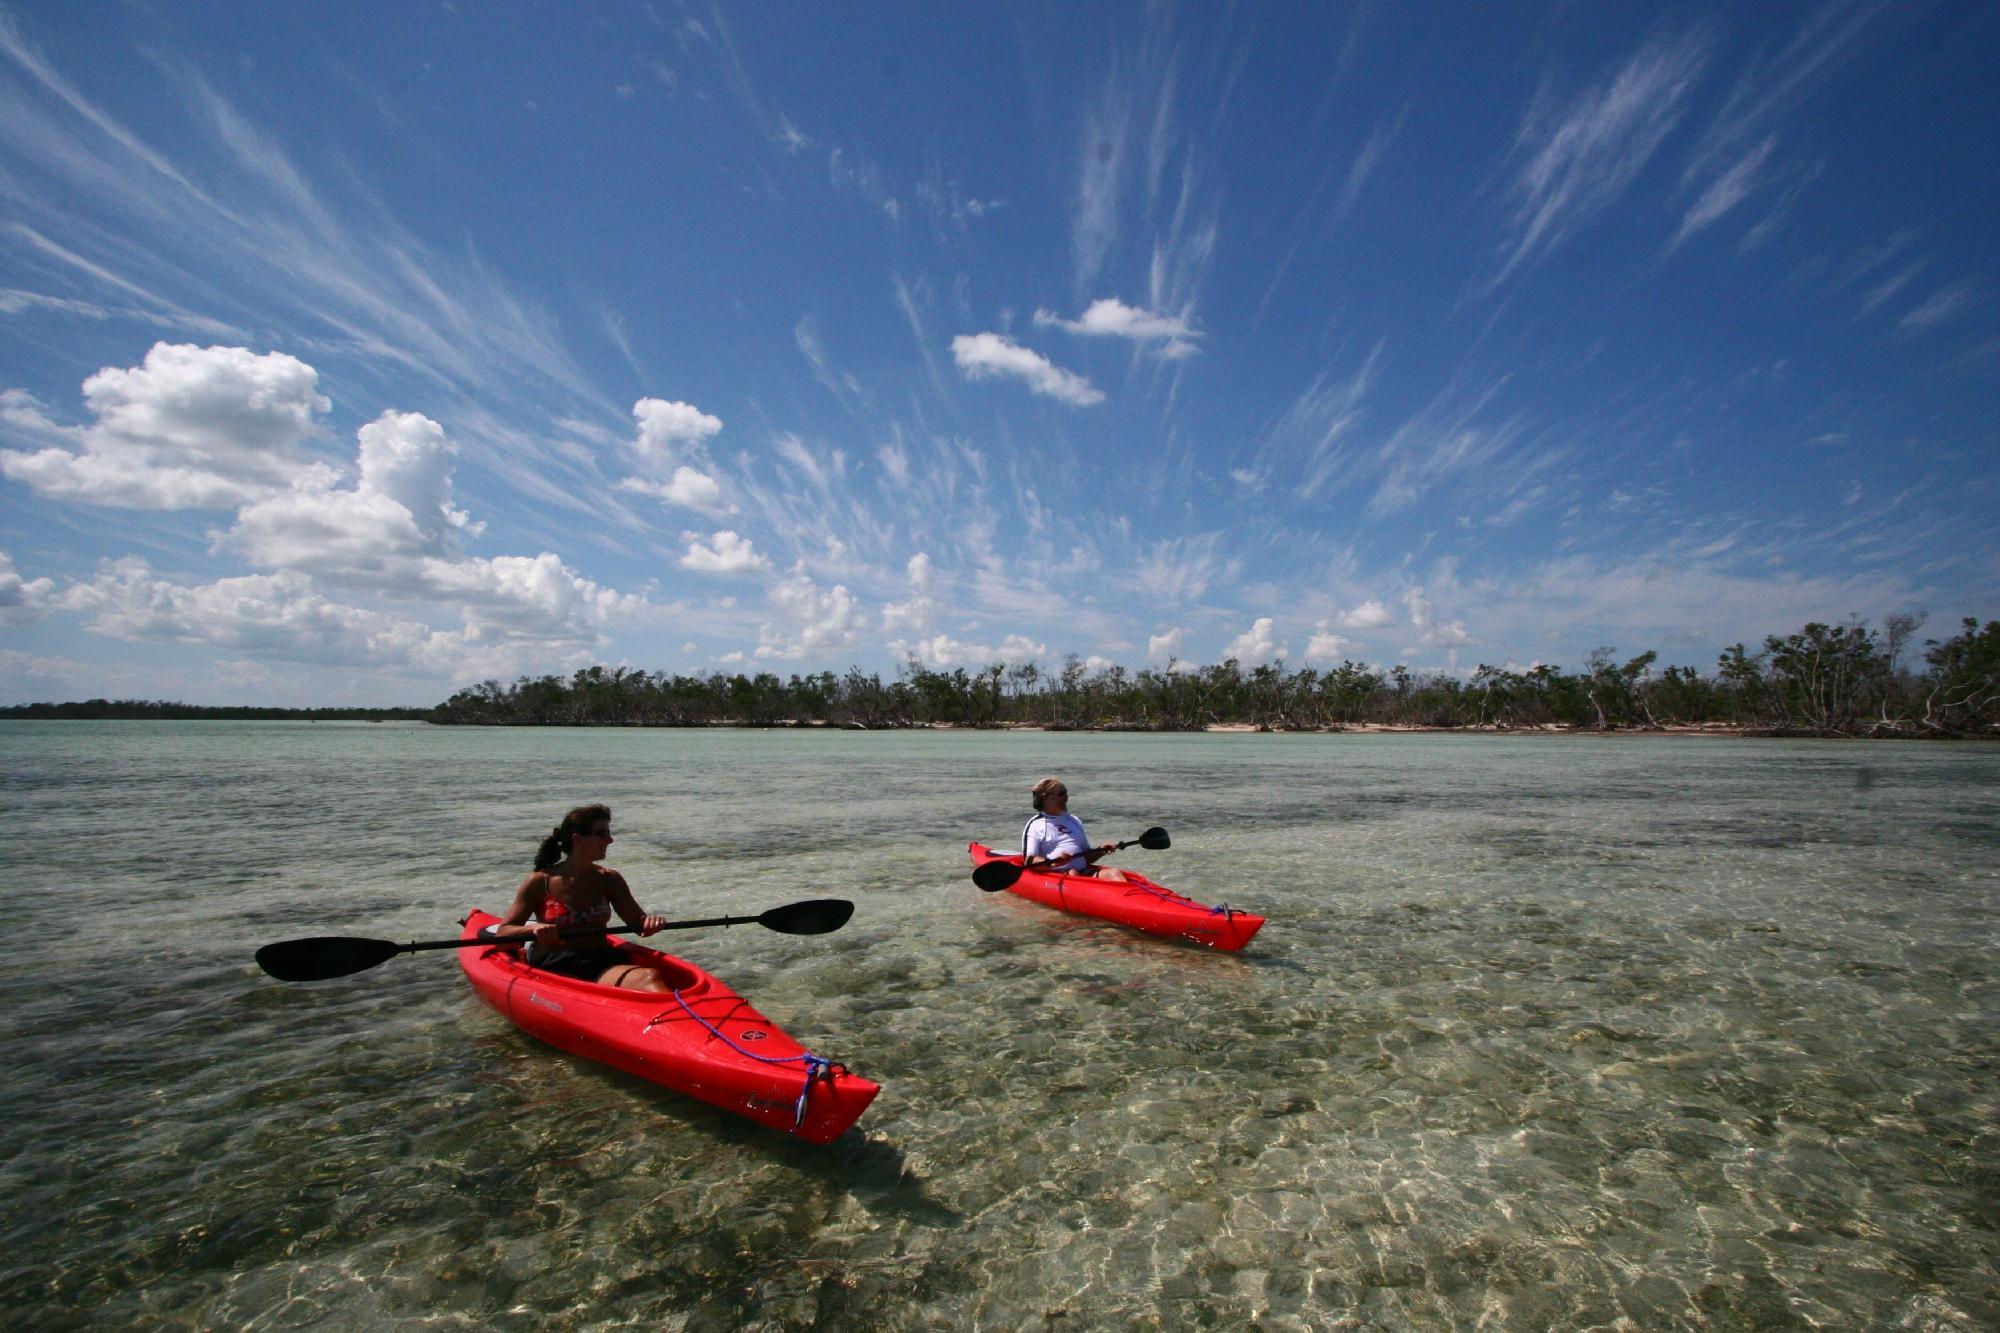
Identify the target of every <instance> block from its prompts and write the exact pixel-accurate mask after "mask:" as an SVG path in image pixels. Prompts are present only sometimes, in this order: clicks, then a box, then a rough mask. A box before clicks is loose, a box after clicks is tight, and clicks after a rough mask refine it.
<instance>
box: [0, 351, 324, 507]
mask: <svg viewBox="0 0 2000 1333" xmlns="http://www.w3.org/2000/svg"><path fill="white" fill-rule="evenodd" d="M318 383H319V373H318V372H317V371H315V370H314V369H313V368H312V367H311V366H309V365H307V364H306V363H305V362H303V361H300V360H298V359H297V358H296V357H291V356H287V355H285V354H284V353H282V352H268V353H263V354H261V355H260V354H258V353H256V352H252V351H250V350H249V349H248V348H245V347H193V346H186V345H180V344H174V343H156V344H155V345H154V346H153V348H152V350H151V351H149V352H147V353H146V360H145V362H144V364H142V365H140V366H137V367H132V368H125V369H121V368H118V367H111V366H107V367H105V368H104V369H103V370H100V371H98V372H97V373H96V374H94V375H92V376H91V377H90V378H89V379H87V380H85V381H84V382H83V398H84V404H85V406H86V407H87V408H88V409H89V410H90V412H91V414H92V416H93V417H95V421H94V422H93V423H92V424H91V425H89V426H86V427H83V428H81V429H80V430H77V431H75V432H72V433H70V438H69V439H68V440H66V441H65V444H66V445H69V446H73V447H52V448H47V449H40V450H36V451H34V452H26V451H22V450H5V451H0V472H5V473H6V475H8V476H9V477H12V478H14V479H15V480H17V481H21V482H25V483H27V484H28V485H30V486H32V487H34V488H35V489H36V490H37V491H39V492H41V493H42V494H44V495H47V496H51V497H53V498H56V499H60V500H73V501H80V502H82V503H86V504H99V505H112V506H117V507H121V508H127V509H232V508H235V507H236V506H238V505H241V504H245V503H248V502H250V501H253V500H257V499H259V498H262V497H263V496H266V495H269V494H271V493H273V492H274V491H278V490H282V489H283V488H285V487H286V486H288V485H290V484H291V482H292V481H293V480H294V479H296V478H297V477H298V476H299V475H300V474H301V473H302V472H303V470H304V469H305V468H306V467H307V466H308V464H307V463H306V462H305V460H303V459H301V458H300V456H299V452H298V448H299V445H300V444H301V443H302V442H304V441H305V440H306V439H307V438H309V437H310V436H311V435H312V434H313V433H314V430H315V426H314V418H315V416H316V414H318V413H322V412H325V411H328V410H329V409H330V407H331V404H330V403H329V402H328V401H327V400H326V399H325V398H324V397H322V396H321V395H320V393H319V389H318ZM16 405H17V406H18V399H17V400H16Z"/></svg>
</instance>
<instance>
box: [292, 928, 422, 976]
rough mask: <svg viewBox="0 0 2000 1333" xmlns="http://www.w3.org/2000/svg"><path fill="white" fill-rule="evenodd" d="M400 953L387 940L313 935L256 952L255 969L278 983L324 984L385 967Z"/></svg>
mask: <svg viewBox="0 0 2000 1333" xmlns="http://www.w3.org/2000/svg"><path fill="white" fill-rule="evenodd" d="M402 951H403V949H402V946H401V945H399V944H393V943H391V942H390V941H388V940H364V939H357V938H355V937H353V936H350V935H315V936H313V937H312V938H311V939H304V940H281V941H280V942H278V943H277V944H267V945H265V946H264V947H263V948H261V949H259V950H258V951H257V966H259V967H261V968H263V969H264V970H265V971H266V972H269V973H270V974H271V975H272V976H274V977H276V978H277V979H278V980H280V981H325V980H327V979H328V978H329V977H345V976H351V975H353V974H354V973H356V972H366V971H367V970H368V969H369V968H371V967H374V966H375V965H376V964H378V963H386V962H388V961H389V960H390V959H391V958H394V957H395V956H396V955H397V954H399V953H401V952H402Z"/></svg>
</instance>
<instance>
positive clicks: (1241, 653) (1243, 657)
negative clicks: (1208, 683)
mask: <svg viewBox="0 0 2000 1333" xmlns="http://www.w3.org/2000/svg"><path fill="white" fill-rule="evenodd" d="M1288 651H1289V650H1288V649H1287V648H1286V647H1285V645H1284V644H1282V643H1279V642H1278V639H1277V635H1276V633H1275V626H1274V624H1273V622H1272V619H1271V617H1270V616H1259V617H1257V619H1256V620H1254V621H1253V622H1251V625H1250V628H1249V629H1247V630H1245V631H1243V633H1241V634H1239V635H1237V636H1236V637H1235V638H1233V639H1231V640H1230V641H1229V646H1228V647H1227V648H1224V649H1223V650H1222V655H1223V657H1224V658H1231V657H1233V658H1235V659H1236V660H1237V661H1239V662H1242V663H1244V664H1245V665H1254V664H1257V663H1260V662H1273V661H1276V660H1278V659H1279V658H1282V657H1285V656H1286V655H1287V653H1288Z"/></svg>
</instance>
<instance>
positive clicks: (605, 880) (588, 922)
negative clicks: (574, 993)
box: [490, 805, 669, 991]
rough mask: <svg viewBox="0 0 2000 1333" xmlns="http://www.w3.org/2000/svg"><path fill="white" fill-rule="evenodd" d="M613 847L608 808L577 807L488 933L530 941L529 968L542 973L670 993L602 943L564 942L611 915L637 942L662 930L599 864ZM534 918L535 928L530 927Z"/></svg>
mask: <svg viewBox="0 0 2000 1333" xmlns="http://www.w3.org/2000/svg"><path fill="white" fill-rule="evenodd" d="M610 847H611V807H610V806H606V805H580V806H578V807H577V808H576V809H574V810H572V811H570V812H569V813H568V814H566V815H564V816H563V821H562V823H560V824H558V825H556V827H555V830H554V831H553V832H551V833H550V834H549V836H548V837H546V838H544V839H542V845H541V847H540V849H539V850H537V851H536V853H535V868H534V869H533V870H532V871H530V872H529V873H528V877H527V878H526V879H524V880H522V881H521V887H520V888H519V889H518V890H517V891H516V892H515V894H514V905H513V906H512V907H510V908H508V909H507V915H506V916H505V917H503V918H501V920H500V923H499V924H498V925H496V926H493V927H490V930H491V933H492V937H493V938H495V939H506V938H509V937H521V936H525V937H528V938H530V939H531V940H532V941H533V942H532V943H530V944H529V945H528V950H527V961H528V964H529V966H531V967H539V968H541V969H543V970H544V971H548V972H555V973H558V974H560V975H562V976H565V977H575V978H576V979H577V980H579V981H595V982H597V983H599V984H600V985H605V986H623V987H625V988H627V989H628V990H650V991H665V990H668V989H669V987H668V986H667V984H666V982H664V981H663V980H661V978H660V974H659V973H658V972H656V971H654V970H653V969H652V968H650V967H639V966H637V965H635V964H631V963H625V962H621V961H620V959H619V955H618V951H617V950H616V949H614V948H612V947H611V941H610V940H609V939H608V938H606V937H605V936H603V935H586V936H584V937H582V938H578V937H576V936H565V935H563V934H562V932H563V931H565V930H574V929H576V928H577V927H579V926H588V927H598V928H601V927H604V926H608V925H610V924H611V913H612V910H613V909H614V908H615V909H616V910H617V912H618V916H619V919H620V920H622V921H624V923H625V924H626V925H628V926H631V927H633V928H635V929H636V930H637V931H638V932H639V933H640V934H641V935H650V934H652V933H653V932H654V931H656V930H660V929H662V928H663V927H665V925H666V924H667V919H666V918H665V917H663V916H654V915H652V914H651V913H648V912H644V911H641V910H640V908H639V904H638V903H637V902H635V901H634V900H633V898H632V890H631V889H630V888H628V887H627V886H626V884H625V877H624V876H623V875H621V874H619V873H618V872H617V871H615V870H613V869H612V868H611V867H609V866H606V865H599V864H598V863H599V862H600V861H602V860H603V859H604V853H605V852H607V851H608V850H610ZM531 917H532V918H534V920H536V921H538V922H540V924H539V925H531V924H529V918H531Z"/></svg>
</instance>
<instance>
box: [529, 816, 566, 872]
mask: <svg viewBox="0 0 2000 1333" xmlns="http://www.w3.org/2000/svg"><path fill="white" fill-rule="evenodd" d="M568 850H569V834H567V833H565V832H563V829H562V826H561V825H560V824H558V825H557V826H556V827H555V829H554V830H553V831H552V832H551V833H550V834H549V836H548V837H546V838H543V839H542V845H541V846H540V847H539V848H537V849H536V850H535V869H537V870H547V869H548V868H549V867H550V866H552V865H554V864H555V863H556V862H558V861H560V860H562V859H563V853H564V852H567V851H568Z"/></svg>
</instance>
